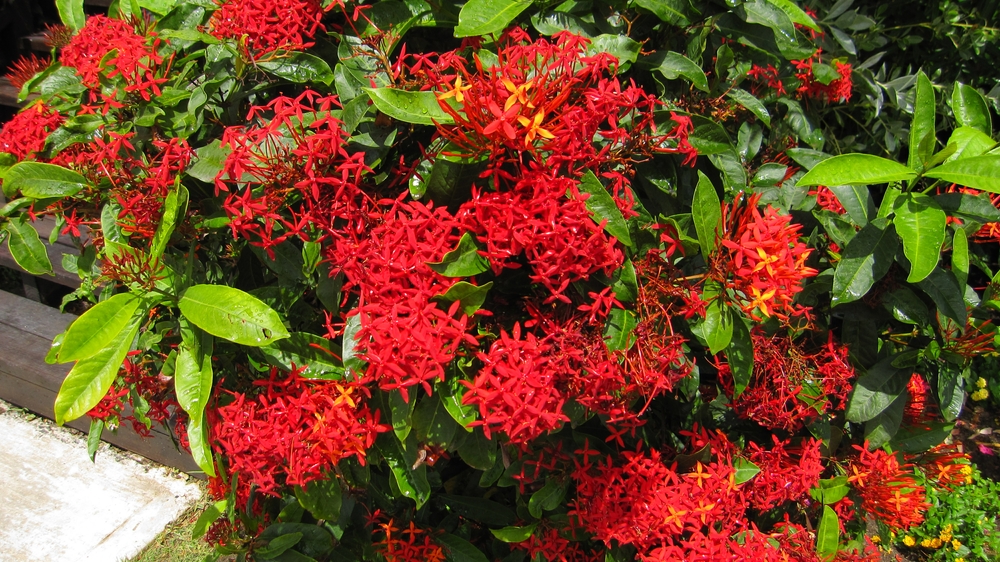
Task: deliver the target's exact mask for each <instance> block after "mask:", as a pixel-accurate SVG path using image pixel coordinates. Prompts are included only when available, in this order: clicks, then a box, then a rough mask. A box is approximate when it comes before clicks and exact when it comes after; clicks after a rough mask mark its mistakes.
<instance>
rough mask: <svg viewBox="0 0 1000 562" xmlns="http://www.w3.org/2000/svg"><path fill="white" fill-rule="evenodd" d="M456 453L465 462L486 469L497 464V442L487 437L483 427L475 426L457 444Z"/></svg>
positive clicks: (478, 468)
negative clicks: (459, 443)
mask: <svg viewBox="0 0 1000 562" xmlns="http://www.w3.org/2000/svg"><path fill="white" fill-rule="evenodd" d="M458 454H459V456H460V457H462V460H463V461H464V462H465V464H467V465H469V466H471V467H472V468H475V469H477V470H483V471H487V470H489V469H491V468H493V467H494V466H495V465H496V464H497V462H496V461H497V443H496V442H495V441H493V440H491V439H487V438H486V434H484V433H483V428H481V427H477V428H475V430H474V431H473V432H472V433H470V434H469V435H468V436H466V438H465V440H464V441H463V442H462V444H461V445H459V446H458Z"/></svg>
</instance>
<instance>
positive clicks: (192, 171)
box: [187, 140, 233, 183]
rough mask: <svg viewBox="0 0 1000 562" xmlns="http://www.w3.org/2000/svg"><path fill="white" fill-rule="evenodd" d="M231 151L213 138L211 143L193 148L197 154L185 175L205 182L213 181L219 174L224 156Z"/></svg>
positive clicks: (224, 159)
mask: <svg viewBox="0 0 1000 562" xmlns="http://www.w3.org/2000/svg"><path fill="white" fill-rule="evenodd" d="M232 151H233V149H232V148H230V147H228V146H226V147H223V146H222V145H221V142H220V141H218V140H214V141H212V142H211V143H209V144H207V145H205V146H203V147H201V148H199V149H197V150H195V154H196V155H197V156H198V157H197V159H196V160H195V162H194V165H192V166H191V167H190V168H188V170H187V175H189V176H191V177H193V178H197V179H199V180H201V181H203V182H205V183H215V176H217V175H219V172H221V171H222V167H223V166H224V165H225V163H226V157H228V156H229V154H230V153H231V152H232Z"/></svg>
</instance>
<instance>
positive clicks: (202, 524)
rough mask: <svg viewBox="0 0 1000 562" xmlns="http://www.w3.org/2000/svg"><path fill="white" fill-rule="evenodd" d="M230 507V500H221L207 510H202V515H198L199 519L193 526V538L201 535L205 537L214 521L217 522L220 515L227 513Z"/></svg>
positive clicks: (198, 537) (196, 538) (195, 538)
mask: <svg viewBox="0 0 1000 562" xmlns="http://www.w3.org/2000/svg"><path fill="white" fill-rule="evenodd" d="M228 508H229V500H219V501H217V502H215V503H213V504H212V505H210V506H208V507H207V508H205V511H203V512H201V515H200V516H198V520H197V521H195V524H194V526H193V527H191V538H192V539H194V540H198V539H200V538H201V537H204V536H205V533H207V532H208V529H209V527H211V526H212V523H215V521H216V520H217V519H219V517H222V514H223V513H225V512H226V510H227V509H228Z"/></svg>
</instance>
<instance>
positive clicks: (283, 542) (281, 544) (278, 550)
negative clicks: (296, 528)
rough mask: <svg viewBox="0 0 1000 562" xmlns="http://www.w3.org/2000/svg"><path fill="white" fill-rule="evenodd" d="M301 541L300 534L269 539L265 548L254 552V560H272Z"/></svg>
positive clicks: (289, 534)
mask: <svg viewBox="0 0 1000 562" xmlns="http://www.w3.org/2000/svg"><path fill="white" fill-rule="evenodd" d="M301 540H302V533H288V534H285V535H281V536H278V537H275V538H273V539H271V541H270V542H268V543H267V546H263V547H260V548H257V549H255V550H254V555H255V558H259V559H260V560H274V559H275V558H277V557H279V556H281V555H282V554H284V553H285V552H287V551H288V549H290V548H292V547H293V546H295V545H296V544H298V543H299V541H301Z"/></svg>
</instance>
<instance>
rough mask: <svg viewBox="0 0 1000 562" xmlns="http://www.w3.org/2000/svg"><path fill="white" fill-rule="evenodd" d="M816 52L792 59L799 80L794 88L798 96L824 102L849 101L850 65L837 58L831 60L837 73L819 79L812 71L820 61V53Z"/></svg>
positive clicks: (851, 86) (850, 84)
mask: <svg viewBox="0 0 1000 562" xmlns="http://www.w3.org/2000/svg"><path fill="white" fill-rule="evenodd" d="M821 52H822V51H821V50H817V51H816V53H815V54H814V55H813V56H811V57H809V58H807V59H803V60H797V61H792V65H793V66H795V68H796V72H795V77H796V78H798V80H799V87H798V88H797V89H796V90H795V91H796V92H797V93H798V94H799V97H801V98H803V99H816V100H823V101H826V102H841V103H844V102H848V101H851V93H852V89H853V84H852V82H851V65H850V64H848V63H845V62H842V61H839V60H835V61H833V64H834V67H835V68H834V70H835V71H836V74H837V75H838V77H837V78H834V79H829V78H826V79H820V78H818V77H817V76H816V75H815V74H814V72H813V69H814V65H815V64H817V63H821V59H820V53H821Z"/></svg>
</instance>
